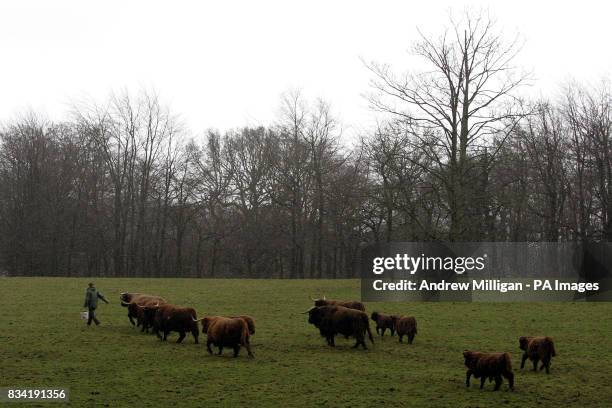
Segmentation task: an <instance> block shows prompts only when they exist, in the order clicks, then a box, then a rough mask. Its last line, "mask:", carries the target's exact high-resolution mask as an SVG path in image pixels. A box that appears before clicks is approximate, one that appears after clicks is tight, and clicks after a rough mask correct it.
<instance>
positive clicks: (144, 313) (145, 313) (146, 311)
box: [130, 300, 165, 333]
mask: <svg viewBox="0 0 612 408" xmlns="http://www.w3.org/2000/svg"><path fill="white" fill-rule="evenodd" d="M162 304H165V303H159V302H155V303H153V301H152V300H151V301H148V302H146V303H145V304H144V306H141V305H136V308H138V313H140V314H141V316H140V319H141V324H142V329H141V331H142V332H146V333H149V328H153V329H154V328H155V314H156V313H157V309H159V306H160V305H162ZM132 305H133V304H132ZM132 305H130V306H132Z"/></svg>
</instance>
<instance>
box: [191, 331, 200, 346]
mask: <svg viewBox="0 0 612 408" xmlns="http://www.w3.org/2000/svg"><path fill="white" fill-rule="evenodd" d="M191 335H192V336H193V339H194V340H195V344H200V343H198V336H199V335H200V333H199V332H198V329H195V330H192V331H191Z"/></svg>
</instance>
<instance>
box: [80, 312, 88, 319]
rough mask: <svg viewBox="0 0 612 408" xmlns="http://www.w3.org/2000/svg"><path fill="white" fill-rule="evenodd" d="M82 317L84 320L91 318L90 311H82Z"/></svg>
mask: <svg viewBox="0 0 612 408" xmlns="http://www.w3.org/2000/svg"><path fill="white" fill-rule="evenodd" d="M81 319H83V320H87V319H89V312H81Z"/></svg>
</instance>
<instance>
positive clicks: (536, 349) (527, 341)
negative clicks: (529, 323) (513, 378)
mask: <svg viewBox="0 0 612 408" xmlns="http://www.w3.org/2000/svg"><path fill="white" fill-rule="evenodd" d="M519 347H520V348H521V350H523V351H524V353H523V359H522V360H521V369H523V367H525V361H526V360H527V359H529V360H531V361H533V371H537V369H538V361H542V366H541V367H540V370H542V369H544V368H546V374H550V362H551V360H552V358H553V357H555V356H556V355H557V352H556V351H555V343H554V341H553V339H552V337H548V336H538V337H534V336H523V337H520V338H519Z"/></svg>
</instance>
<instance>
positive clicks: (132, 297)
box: [119, 292, 166, 327]
mask: <svg viewBox="0 0 612 408" xmlns="http://www.w3.org/2000/svg"><path fill="white" fill-rule="evenodd" d="M119 299H121V306H123V307H127V308H128V319H129V320H130V323H132V326H136V327H138V326H140V325H141V324H142V317H143V316H142V312H141V311H140V310H139V309H138V307H137V306H145V305H147V304H153V303H156V302H159V303H160V304H163V303H166V300H165V299H164V298H162V297H161V296H156V295H147V294H145V293H129V292H123V293H121V296H119ZM130 305H132V306H130ZM134 319H136V322H134Z"/></svg>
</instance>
